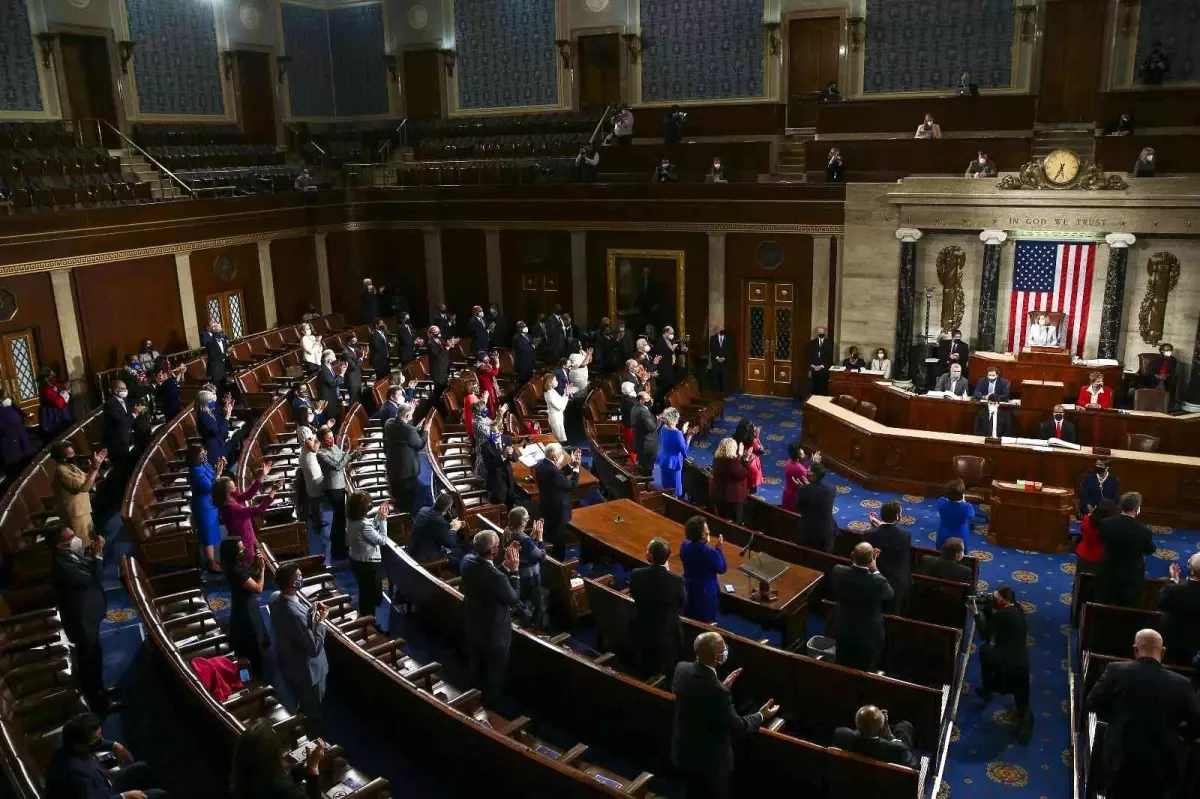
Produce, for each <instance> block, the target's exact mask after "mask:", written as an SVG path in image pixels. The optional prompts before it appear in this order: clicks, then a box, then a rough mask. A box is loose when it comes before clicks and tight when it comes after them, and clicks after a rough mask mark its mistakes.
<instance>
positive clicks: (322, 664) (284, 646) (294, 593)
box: [268, 563, 329, 735]
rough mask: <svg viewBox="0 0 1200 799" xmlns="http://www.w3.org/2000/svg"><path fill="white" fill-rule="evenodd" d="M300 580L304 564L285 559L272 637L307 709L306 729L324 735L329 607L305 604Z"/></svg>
mask: <svg viewBox="0 0 1200 799" xmlns="http://www.w3.org/2000/svg"><path fill="white" fill-rule="evenodd" d="M300 580H301V575H300V567H298V566H296V565H295V564H294V563H285V564H283V565H282V566H280V567H279V569H278V570H277V571H276V572H275V585H276V586H277V587H278V588H279V590H278V591H276V592H275V594H274V595H273V596H272V597H271V601H270V602H269V603H268V607H269V608H270V613H271V639H272V641H273V642H274V644H275V656H276V659H277V660H278V663H279V670H280V672H281V673H282V676H283V680H284V682H286V683H287V684H288V687H289V688H291V691H292V695H293V696H294V697H296V699H297V701H298V702H299V705H300V710H301V711H302V712H303V713H304V716H305V728H306V730H307V731H308V733H309V735H320V734H321V732H322V730H323V728H324V716H325V714H324V712H323V708H322V705H323V704H324V701H325V682H326V679H327V678H328V676H329V659H328V658H327V657H326V656H325V633H326V632H327V630H328V627H327V625H326V619H328V618H329V608H328V606H326V605H323V604H321V603H320V602H314V603H311V604H309V605H307V606H305V604H304V603H302V602H301V601H300V597H299V593H300Z"/></svg>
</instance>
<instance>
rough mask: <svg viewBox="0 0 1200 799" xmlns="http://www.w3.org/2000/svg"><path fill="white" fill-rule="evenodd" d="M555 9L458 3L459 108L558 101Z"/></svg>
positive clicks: (530, 0)
mask: <svg viewBox="0 0 1200 799" xmlns="http://www.w3.org/2000/svg"><path fill="white" fill-rule="evenodd" d="M654 2H660V0H654ZM739 2H740V0H739ZM554 6H555V2H554V0H455V3H454V37H455V49H456V50H457V57H456V60H455V67H454V74H455V75H456V76H457V78H458V104H459V107H461V108H509V107H515V106H528V105H556V104H557V103H558V72H557V66H556V65H557V62H558V50H557V48H556V47H555V46H554V32H555V31H554V25H555V23H554Z"/></svg>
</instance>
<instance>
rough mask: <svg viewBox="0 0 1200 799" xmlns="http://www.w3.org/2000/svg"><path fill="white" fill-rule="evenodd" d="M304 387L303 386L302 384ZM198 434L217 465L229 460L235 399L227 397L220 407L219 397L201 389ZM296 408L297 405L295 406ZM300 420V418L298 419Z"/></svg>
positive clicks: (196, 413) (198, 392)
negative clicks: (230, 424) (218, 462)
mask: <svg viewBox="0 0 1200 799" xmlns="http://www.w3.org/2000/svg"><path fill="white" fill-rule="evenodd" d="M301 385H303V384H301ZM194 406H195V412H194V414H193V418H194V419H195V421H196V432H197V433H198V434H199V436H200V440H201V443H203V444H204V449H205V451H206V452H207V453H208V455H209V457H210V458H212V462H213V463H216V462H217V461H218V460H220V459H222V458H226V459H228V458H229V451H228V450H229V441H228V439H229V422H230V420H231V419H232V418H233V397H226V398H225V401H224V402H222V403H220V404H219V405H218V403H217V395H216V394H214V393H213V392H211V391H207V390H204V389H201V390H200V391H197V392H196V400H195V402H194ZM293 407H295V405H293ZM297 418H298V417H297Z"/></svg>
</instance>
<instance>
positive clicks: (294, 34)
mask: <svg viewBox="0 0 1200 799" xmlns="http://www.w3.org/2000/svg"><path fill="white" fill-rule="evenodd" d="M280 11H281V13H282V14H283V48H284V52H286V53H287V54H288V55H289V56H291V59H292V60H291V61H290V62H289V64H288V69H287V84H288V97H289V99H290V100H291V110H292V116H296V117H332V116H336V115H337V109H336V107H335V105H334V99H333V61H332V56H331V55H330V48H329V12H328V11H326V10H325V9H322V8H314V7H313V6H305V5H299V4H298V3H283V4H281V5H280ZM382 54H383V49H382V48H380V50H379V54H378V55H376V58H378V57H379V55H382ZM379 60H381V61H382V59H379Z"/></svg>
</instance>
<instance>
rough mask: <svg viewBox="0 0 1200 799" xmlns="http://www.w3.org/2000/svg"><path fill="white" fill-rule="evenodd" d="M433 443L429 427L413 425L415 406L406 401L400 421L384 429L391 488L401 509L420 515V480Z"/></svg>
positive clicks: (400, 408)
mask: <svg viewBox="0 0 1200 799" xmlns="http://www.w3.org/2000/svg"><path fill="white" fill-rule="evenodd" d="M428 441H429V428H428V426H427V425H421V426H417V425H414V424H413V406H412V405H411V404H410V403H407V402H402V403H400V404H399V405H398V406H397V408H396V418H394V419H391V420H389V421H388V422H387V423H386V424H384V426H383V452H384V457H385V458H386V460H387V481H388V489H389V490H390V491H391V492H392V499H393V500H394V501H395V503H396V508H397V509H398V510H401V511H404V512H406V513H416V504H417V477H418V476H419V475H420V474H421V460H420V455H421V451H422V450H424V449H425V445H426V443H428Z"/></svg>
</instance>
